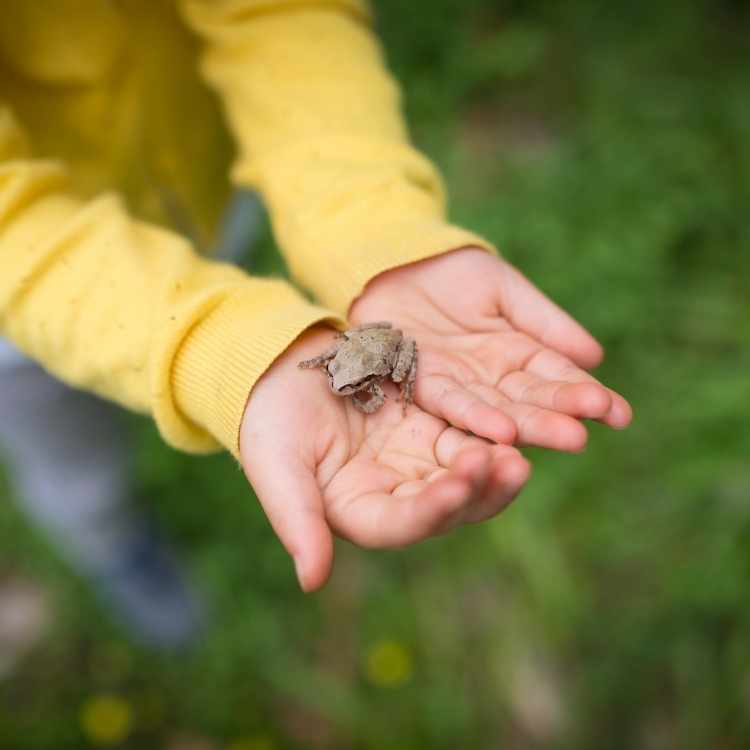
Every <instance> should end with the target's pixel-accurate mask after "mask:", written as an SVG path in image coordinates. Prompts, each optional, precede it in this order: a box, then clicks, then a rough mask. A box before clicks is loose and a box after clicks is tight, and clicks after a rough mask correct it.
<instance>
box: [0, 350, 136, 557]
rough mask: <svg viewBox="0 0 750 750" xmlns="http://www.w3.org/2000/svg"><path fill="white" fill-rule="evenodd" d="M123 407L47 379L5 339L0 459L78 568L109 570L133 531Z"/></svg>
mask: <svg viewBox="0 0 750 750" xmlns="http://www.w3.org/2000/svg"><path fill="white" fill-rule="evenodd" d="M117 412H118V409H117V407H115V406H112V405H110V404H108V403H106V402H105V401H102V400H101V399H98V398H96V397H95V396H91V395H89V394H86V393H82V392H81V391H76V390H74V389H72V388H69V387H68V386H66V385H64V384H63V383H61V382H60V381H59V380H56V379H55V378H53V377H52V376H50V375H48V374H47V373H46V372H45V371H44V370H43V369H42V368H41V367H39V366H38V365H36V364H34V363H33V362H31V361H30V360H28V359H26V358H25V357H24V356H23V355H21V354H20V353H19V352H18V351H16V350H15V349H14V348H13V347H12V346H11V345H10V344H8V342H7V341H5V340H3V339H0V456H2V457H3V458H4V459H6V460H7V467H8V469H9V472H10V479H11V483H12V487H13V490H14V497H15V499H16V501H17V503H18V505H19V507H20V508H21V510H22V511H23V512H24V513H25V515H26V516H28V517H29V519H30V520H32V521H34V522H35V523H36V524H37V525H38V526H40V527H42V528H43V529H44V530H45V532H46V533H47V534H48V536H49V537H50V540H51V541H53V542H54V544H55V545H56V546H57V547H59V548H60V551H61V552H62V553H63V554H64V555H65V556H66V557H67V558H68V559H70V560H71V562H74V563H76V564H77V565H78V566H84V567H85V568H87V569H97V568H98V567H100V566H105V565H106V564H107V561H108V560H109V558H110V556H111V550H112V549H113V548H115V547H116V546H117V544H118V542H120V541H121V539H122V537H123V535H124V534H127V533H129V532H130V530H131V526H132V519H131V514H130V511H129V509H128V503H127V499H128V495H129V489H130V487H129V482H128V472H127V465H126V464H127V459H126V456H127V451H126V444H125V435H124V434H123V427H122V425H121V423H120V418H119V415H118V413H117Z"/></svg>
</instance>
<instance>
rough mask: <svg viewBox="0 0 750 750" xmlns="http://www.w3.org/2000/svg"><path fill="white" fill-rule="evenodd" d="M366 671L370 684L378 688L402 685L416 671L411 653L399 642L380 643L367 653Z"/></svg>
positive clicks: (385, 641)
mask: <svg viewBox="0 0 750 750" xmlns="http://www.w3.org/2000/svg"><path fill="white" fill-rule="evenodd" d="M366 671H367V677H368V679H369V680H370V682H372V683H373V684H374V685H377V686H378V687H396V686H398V685H402V684H403V683H404V682H406V681H407V680H408V679H409V678H410V677H411V676H412V673H413V671H414V669H413V664H412V655H411V652H410V651H409V649H408V648H407V647H406V646H405V645H404V644H403V643H399V642H398V641H394V640H383V641H378V642H377V643H375V644H374V645H373V646H372V647H371V648H370V650H369V651H368V652H367V664H366Z"/></svg>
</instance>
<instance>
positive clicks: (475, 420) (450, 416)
mask: <svg viewBox="0 0 750 750" xmlns="http://www.w3.org/2000/svg"><path fill="white" fill-rule="evenodd" d="M417 401H418V403H419V405H420V406H421V407H422V408H423V409H424V410H425V411H427V412H429V413H430V414H432V415H434V416H436V417H439V418H441V419H444V420H445V421H446V422H448V424H450V425H452V426H453V427H456V428H458V429H459V430H466V431H468V432H473V433H474V434H475V435H479V436H480V437H483V438H487V439H488V440H493V441H495V442H498V443H505V444H511V443H512V442H513V441H514V440H515V438H516V427H515V425H514V423H513V421H512V420H510V419H509V418H508V417H507V416H506V415H505V414H504V413H503V412H502V411H501V410H500V409H497V408H496V407H494V406H492V405H491V404H488V403H487V402H486V401H484V400H483V399H482V398H480V397H479V396H477V394H475V393H472V392H471V391H470V390H468V389H467V388H464V387H463V386H461V385H459V384H458V383H456V381H455V380H453V379H451V378H448V377H445V376H443V375H429V376H427V377H424V378H422V380H421V381H418V385H417Z"/></svg>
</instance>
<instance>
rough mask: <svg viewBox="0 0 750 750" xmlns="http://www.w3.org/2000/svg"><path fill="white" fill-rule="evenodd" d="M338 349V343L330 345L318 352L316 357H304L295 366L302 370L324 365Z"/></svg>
mask: <svg viewBox="0 0 750 750" xmlns="http://www.w3.org/2000/svg"><path fill="white" fill-rule="evenodd" d="M338 350H339V345H338V344H336V346H332V347H331V348H330V349H328V350H326V351H324V352H323V353H322V354H319V355H318V356H317V357H313V358H312V359H305V360H303V361H302V362H298V363H297V367H299V368H300V369H302V370H311V369H313V368H314V367H325V366H326V365H327V364H328V363H329V362H330V361H331V360H332V359H333V358H334V357H335V356H336V353H337V352H338Z"/></svg>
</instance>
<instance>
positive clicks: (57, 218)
mask: <svg viewBox="0 0 750 750" xmlns="http://www.w3.org/2000/svg"><path fill="white" fill-rule="evenodd" d="M222 110H223V115H222ZM224 120H225V121H226V123H227V125H228V129H229V131H230V132H231V135H232V136H233V138H232V139H231V140H233V143H234V149H235V153H234V154H232V145H231V142H230V138H229V137H228V136H227V134H226V127H225V126H224V125H223V121H224ZM230 163H231V165H232V166H231V172H230ZM230 174H231V181H232V182H233V183H234V184H235V185H238V186H248V187H252V188H255V189H257V190H258V191H259V192H260V193H261V195H262V196H263V199H264V201H265V202H266V205H267V206H268V208H269V211H270V215H271V220H272V225H273V229H274V233H275V237H276V239H277V241H278V243H279V246H280V248H281V250H282V252H283V254H284V256H285V258H286V260H287V263H288V265H289V268H290V270H291V273H292V275H293V278H294V280H295V281H296V282H297V283H298V284H299V285H300V286H301V287H303V288H305V289H307V290H309V292H310V293H311V294H312V295H313V296H314V297H315V299H316V300H318V302H319V305H320V306H318V305H315V304H312V303H310V302H308V301H307V300H306V299H305V297H303V296H302V295H301V294H300V293H299V292H297V291H296V290H295V289H294V288H293V287H292V286H291V285H289V284H288V283H286V282H284V281H281V280H277V279H262V278H255V277H252V276H250V275H248V274H246V273H244V272H243V271H241V270H239V269H237V268H234V267H232V266H229V265H226V264H222V263H218V262H215V261H211V260H207V259H204V258H202V257H201V255H200V254H199V253H198V252H197V250H199V249H202V248H205V247H206V246H207V245H209V244H210V242H211V238H212V234H213V231H214V227H215V225H216V221H217V218H218V216H219V213H220V211H221V209H222V207H223V205H224V204H225V201H226V199H227V195H228V190H229V187H230V181H229V175H230ZM113 190H117V191H118V192H117V193H115V192H112V191H113ZM159 224H161V225H165V224H166V225H169V226H170V227H171V229H166V228H162V227H161V226H159ZM175 230H176V231H175ZM466 245H480V246H485V247H486V246H487V244H486V243H485V242H484V241H483V240H481V239H480V238H479V237H477V236H475V235H473V234H471V233H469V232H466V231H464V230H463V229H460V228H458V227H454V226H452V225H450V224H448V223H447V221H446V219H445V215H444V197H443V191H442V187H441V183H440V178H439V176H438V175H437V174H436V172H435V170H434V168H433V167H432V165H431V164H430V163H429V162H428V161H427V160H426V159H425V158H424V157H423V156H422V155H420V154H419V153H418V152H416V151H415V150H414V149H413V148H412V147H411V145H410V144H409V141H408V136H407V133H406V129H405V126H404V124H403V121H402V118H401V115H400V111H399V93H398V90H397V88H396V86H395V85H394V82H393V80H392V79H391V77H390V76H389V75H388V73H387V72H386V70H385V68H384V65H383V60H382V55H381V51H380V49H379V47H378V44H377V42H376V40H375V39H374V37H373V35H372V33H371V31H370V28H369V16H368V11H367V8H366V7H365V6H364V5H363V4H362V3H361V2H358V1H357V0H317V1H316V0H182V1H181V2H177V3H176V2H174V0H114V1H113V0H34V2H27V0H7V1H6V2H4V3H3V4H2V8H0V333H2V334H3V335H5V336H7V337H9V338H10V339H11V340H12V341H14V342H15V343H16V345H17V346H18V347H19V348H20V349H22V350H23V351H24V352H26V353H27V354H28V355H29V356H31V357H32V358H34V359H36V360H37V361H39V362H40V363H41V364H42V365H43V366H44V367H46V368H47V369H48V370H49V371H51V372H52V373H54V374H56V375H57V376H58V377H60V378H62V379H63V380H65V381H66V382H69V383H71V384H74V385H76V386H78V387H81V388H86V389H88V390H91V391H94V392H96V393H99V394H101V395H103V396H105V397H107V398H109V399H112V400H114V401H117V402H119V403H120V404H123V405H124V406H126V407H128V408H130V409H134V410H137V411H140V412H145V413H150V414H152V415H153V417H154V418H155V419H156V422H157V424H158V426H159V429H160V430H161V433H162V435H163V436H164V438H165V439H166V440H167V441H168V442H170V443H171V444H172V445H174V446H176V447H178V448H181V449H184V450H187V451H194V452H206V451H210V450H214V449H216V448H217V447H218V446H219V445H224V446H225V447H227V448H228V449H229V450H230V451H232V452H233V453H234V454H235V455H237V439H238V431H239V424H240V420H241V417H242V413H243V410H244V406H245V403H246V400H247V397H248V394H249V392H250V390H251V388H252V386H253V384H254V383H255V381H256V380H257V379H258V378H259V377H260V375H261V374H262V373H263V372H264V371H265V370H266V369H267V368H268V367H269V366H270V364H271V363H272V362H273V360H274V359H275V358H276V357H277V356H278V355H279V354H280V353H281V352H282V351H283V350H284V349H285V348H286V347H287V346H288V345H289V344H290V343H291V342H292V341H293V340H294V339H295V338H296V337H297V336H298V335H299V334H300V333H301V332H302V331H304V330H305V329H306V328H308V327H309V326H311V325H313V324H314V323H316V322H319V321H322V320H328V321H330V322H332V323H334V324H336V325H341V324H342V323H343V320H342V319H343V318H344V317H345V316H346V314H347V311H348V308H349V306H350V304H351V303H352V301H353V300H354V299H355V298H356V296H357V295H358V294H359V293H360V291H361V290H362V288H363V286H364V285H365V284H366V283H367V281H368V280H369V279H371V278H372V277H373V276H375V275H376V274H378V273H380V272H382V271H384V270H386V269H388V268H392V267H395V266H398V265H401V264H404V263H408V262H412V261H415V260H419V259H421V258H425V257H428V256H431V255H435V254H438V253H441V252H445V251H448V250H451V249H455V248H458V247H462V246H466Z"/></svg>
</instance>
